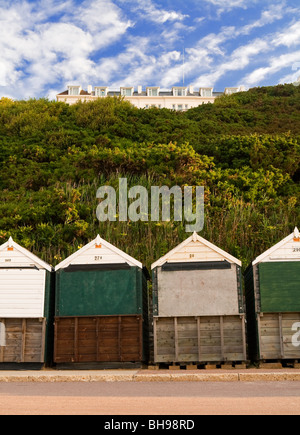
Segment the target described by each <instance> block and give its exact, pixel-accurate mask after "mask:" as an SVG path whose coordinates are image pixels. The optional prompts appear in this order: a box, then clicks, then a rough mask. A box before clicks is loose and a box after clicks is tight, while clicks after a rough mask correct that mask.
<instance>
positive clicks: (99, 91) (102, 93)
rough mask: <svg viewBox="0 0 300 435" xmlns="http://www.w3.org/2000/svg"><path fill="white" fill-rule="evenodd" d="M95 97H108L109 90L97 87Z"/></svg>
mask: <svg viewBox="0 0 300 435" xmlns="http://www.w3.org/2000/svg"><path fill="white" fill-rule="evenodd" d="M95 96H96V97H106V96H107V88H98V87H95Z"/></svg>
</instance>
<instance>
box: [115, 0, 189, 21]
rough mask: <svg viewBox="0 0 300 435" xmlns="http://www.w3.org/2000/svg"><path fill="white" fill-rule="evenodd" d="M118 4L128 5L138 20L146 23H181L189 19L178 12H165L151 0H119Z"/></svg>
mask: <svg viewBox="0 0 300 435" xmlns="http://www.w3.org/2000/svg"><path fill="white" fill-rule="evenodd" d="M119 3H121V4H128V3H130V4H131V7H132V11H133V12H134V13H137V14H138V15H139V17H140V18H142V19H143V20H146V21H152V22H153V23H156V24H164V23H166V22H176V21H183V20H184V19H185V18H188V17H189V15H185V14H183V13H182V12H180V11H174V10H166V9H164V8H162V7H161V6H159V5H157V4H155V2H153V1H152V0H120V1H119Z"/></svg>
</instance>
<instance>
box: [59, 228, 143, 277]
mask: <svg viewBox="0 0 300 435" xmlns="http://www.w3.org/2000/svg"><path fill="white" fill-rule="evenodd" d="M125 263H127V264H129V265H130V266H137V267H139V268H141V269H142V268H143V265H142V263H140V262H139V261H137V260H135V259H134V258H133V257H130V255H127V254H126V253H125V252H123V251H121V250H120V249H118V248H117V247H116V246H114V245H112V244H110V243H109V242H107V241H106V240H103V239H102V238H101V237H100V236H99V234H98V235H97V237H96V238H95V239H94V240H92V241H91V242H90V243H88V244H87V245H85V246H84V247H83V248H81V249H79V250H78V251H77V252H75V253H74V254H72V255H70V256H69V257H67V258H66V259H65V260H63V261H62V262H61V263H59V264H58V265H57V266H56V267H55V270H56V271H57V270H59V269H62V268H66V267H68V266H70V265H71V264H72V265H75V264H77V265H79V264H80V265H83V264H86V265H88V264H125Z"/></svg>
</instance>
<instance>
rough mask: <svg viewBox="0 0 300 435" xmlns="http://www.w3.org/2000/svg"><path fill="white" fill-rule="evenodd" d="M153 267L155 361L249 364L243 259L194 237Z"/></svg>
mask: <svg viewBox="0 0 300 435" xmlns="http://www.w3.org/2000/svg"><path fill="white" fill-rule="evenodd" d="M151 269H152V277H153V341H154V362H155V363H168V364H170V363H173V364H176V363H194V364H198V363H207V364H209V363H223V362H231V363H233V362H242V361H245V360H246V335H245V306H244V298H243V293H242V282H241V262H240V261H239V260H237V259H236V258H234V257H233V256H231V255H230V254H228V253H226V252H224V251H223V250H221V249H220V248H218V247H217V246H215V245H213V244H212V243H210V242H208V241H207V240H205V239H203V238H202V237H200V236H199V235H198V234H197V233H194V234H193V235H191V236H190V237H189V238H188V239H187V240H185V241H184V242H183V243H181V244H180V245H178V246H177V247H176V248H175V249H173V250H172V251H170V252H169V253H168V254H166V255H165V256H164V257H162V258H160V259H159V260H158V261H156V262H155V263H154V264H152V266H151Z"/></svg>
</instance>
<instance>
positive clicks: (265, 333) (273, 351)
mask: <svg viewBox="0 0 300 435" xmlns="http://www.w3.org/2000/svg"><path fill="white" fill-rule="evenodd" d="M257 322H258V335H259V337H258V339H259V359H261V360H264V359H265V360H268V359H269V360H273V359H293V360H294V359H296V360H299V359H300V313H272V314H271V313H269V314H261V315H259V314H258V315H257Z"/></svg>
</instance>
